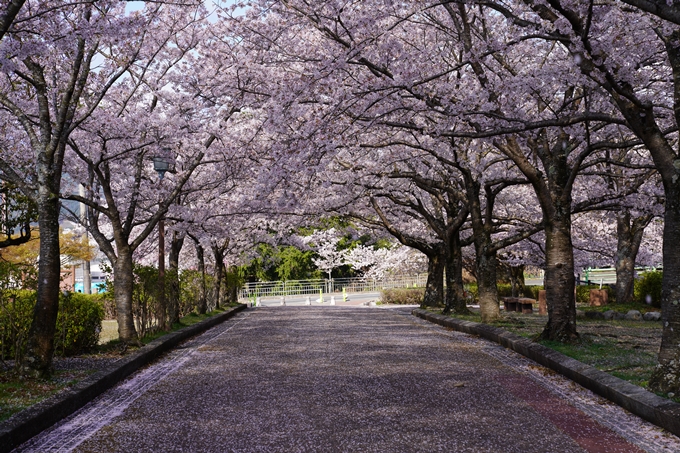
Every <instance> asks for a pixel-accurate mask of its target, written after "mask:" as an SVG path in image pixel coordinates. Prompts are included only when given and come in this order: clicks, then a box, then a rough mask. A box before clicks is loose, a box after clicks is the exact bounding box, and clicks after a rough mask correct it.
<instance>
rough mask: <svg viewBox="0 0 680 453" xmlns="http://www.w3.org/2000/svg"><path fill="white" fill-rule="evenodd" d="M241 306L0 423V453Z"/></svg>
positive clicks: (165, 338)
mask: <svg viewBox="0 0 680 453" xmlns="http://www.w3.org/2000/svg"><path fill="white" fill-rule="evenodd" d="M245 308H246V305H244V304H241V305H239V306H237V307H233V308H231V309H229V310H227V311H225V312H224V313H220V314H218V315H215V316H211V317H210V318H208V319H205V320H204V321H201V322H198V323H196V324H194V325H191V326H187V327H184V328H182V329H180V330H177V331H175V332H171V333H169V334H167V335H164V336H162V337H160V338H158V339H156V340H154V341H152V342H151V343H149V344H147V345H146V346H144V347H142V348H140V349H139V350H138V351H137V352H135V353H133V354H130V355H129V356H126V357H123V358H122V359H120V360H118V361H116V362H115V363H113V364H111V365H110V366H108V367H106V368H104V369H103V370H101V371H98V372H96V373H95V374H93V375H91V376H89V377H87V378H86V379H83V380H82V381H80V382H79V383H77V384H76V385H74V386H73V387H71V388H69V389H67V390H65V391H63V392H60V393H59V394H57V395H54V396H52V397H50V398H48V399H46V400H44V401H41V402H40V403H37V404H35V405H33V406H31V407H29V408H27V409H25V410H23V411H21V412H19V413H17V414H15V415H13V416H12V417H10V418H9V419H7V420H5V421H4V422H0V453H6V452H9V451H11V450H12V449H14V448H15V447H17V446H19V445H21V444H22V443H24V442H26V441H27V440H28V439H30V438H31V437H33V436H35V435H36V434H38V433H39V432H41V431H43V430H45V429H47V428H49V427H50V426H52V425H53V424H55V423H56V422H58V421H59V420H62V419H63V418H65V417H68V416H69V415H71V414H72V413H73V412H75V411H76V410H78V409H80V408H81V407H83V406H84V405H85V404H87V403H89V402H90V401H92V400H93V399H94V398H96V397H97V396H99V395H100V394H102V393H104V392H105V391H106V390H108V389H110V388H111V387H113V386H114V385H116V384H117V383H118V382H120V381H121V380H123V379H125V378H126V377H128V376H129V375H131V374H132V373H134V372H135V371H137V370H138V369H139V368H141V367H143V366H144V365H147V364H148V363H150V362H152V361H153V360H155V359H157V358H158V357H159V356H160V355H161V354H163V353H164V352H167V351H169V350H170V349H172V348H174V347H175V346H177V345H178V344H179V343H181V342H182V341H184V340H186V339H188V338H190V337H193V336H195V335H197V334H199V333H202V332H204V331H206V330H208V329H209V328H211V327H214V326H216V325H217V324H219V323H221V322H223V321H226V320H227V319H229V318H231V317H232V316H234V315H235V314H236V313H238V312H240V311H242V310H244V309H245Z"/></svg>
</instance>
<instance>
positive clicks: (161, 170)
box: [153, 148, 175, 328]
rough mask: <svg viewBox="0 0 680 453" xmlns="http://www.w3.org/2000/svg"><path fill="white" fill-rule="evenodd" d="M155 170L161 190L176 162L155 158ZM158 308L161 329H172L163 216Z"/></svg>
mask: <svg viewBox="0 0 680 453" xmlns="http://www.w3.org/2000/svg"><path fill="white" fill-rule="evenodd" d="M163 151H166V152H168V151H170V150H169V149H165V148H164V149H163ZM153 169H154V170H156V172H157V173H158V186H159V188H160V185H161V183H162V182H163V176H165V173H166V172H168V171H169V172H170V173H174V172H175V168H174V160H173V159H172V158H169V157H164V156H154V157H153ZM160 208H161V206H160V200H159V202H158V209H160ZM158 306H159V308H160V311H161V313H159V315H160V318H161V325H160V327H161V328H163V327H168V328H169V327H170V326H166V325H165V322H166V319H167V316H166V308H167V307H166V302H165V220H164V219H163V216H161V218H160V219H158Z"/></svg>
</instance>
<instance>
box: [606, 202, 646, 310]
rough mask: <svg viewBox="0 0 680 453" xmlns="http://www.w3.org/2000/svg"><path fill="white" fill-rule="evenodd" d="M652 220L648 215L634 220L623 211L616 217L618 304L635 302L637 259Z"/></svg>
mask: <svg viewBox="0 0 680 453" xmlns="http://www.w3.org/2000/svg"><path fill="white" fill-rule="evenodd" d="M651 219H652V216H651V215H646V216H642V217H638V218H636V219H633V222H632V223H631V216H630V211H628V210H623V211H621V212H619V213H618V214H617V216H616V235H617V239H618V241H617V247H616V263H615V264H614V266H615V268H616V302H617V303H620V304H627V303H630V302H632V301H633V284H634V282H635V259H636V258H637V254H638V251H639V250H640V243H641V242H642V235H643V233H644V231H645V227H646V226H647V225H648V224H649V222H650V220H651Z"/></svg>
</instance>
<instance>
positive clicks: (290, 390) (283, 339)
mask: <svg viewBox="0 0 680 453" xmlns="http://www.w3.org/2000/svg"><path fill="white" fill-rule="evenodd" d="M17 451H23V452H29V451H30V452H49V451H65V452H70V451H74V452H122V451H127V452H133V451H134V452H159V451H163V452H180V451H182V452H311V451H323V452H333V451H338V452H344V451H347V452H401V451H403V452H410V451H422V452H434V451H448V452H495V453H497V452H522V453H526V452H584V451H585V452H621V453H624V452H625V453H633V452H644V451H647V452H671V451H680V440H679V439H678V438H677V437H675V436H671V435H669V434H666V433H664V432H663V431H662V430H661V429H659V428H656V427H654V426H652V425H649V424H648V423H646V422H644V421H642V420H640V419H639V418H637V417H635V416H633V415H631V414H629V413H627V412H625V411H624V410H622V409H620V408H618V407H617V406H614V405H613V404H610V403H608V402H605V401H604V400H602V399H601V398H599V397H596V396H594V395H592V394H591V393H590V392H588V391H586V390H584V389H582V388H580V387H578V386H576V385H574V384H572V383H570V382H569V381H567V380H565V379H563V378H562V377H560V376H556V375H555V374H554V373H551V372H549V371H548V370H546V369H544V368H542V367H540V366H538V365H536V364H534V363H533V362H531V361H529V360H527V359H524V358H523V357H521V356H518V355H516V354H514V353H513V352H511V351H507V350H505V349H503V348H502V347H500V346H498V345H495V344H492V343H488V342H486V341H483V340H480V339H476V338H473V337H470V336H468V335H465V334H461V333H457V332H451V331H448V330H445V329H442V328H440V327H437V326H433V325H431V324H429V323H427V322H425V321H422V320H420V319H417V318H415V317H413V316H411V315H410V314H409V312H408V311H407V310H404V309H381V308H355V307H279V308H273V307H270V308H257V309H249V310H246V311H244V312H242V313H240V314H239V315H237V316H236V317H234V318H232V319H231V320H228V321H226V322H225V323H223V324H221V325H220V326H217V327H215V328H213V329H211V330H209V331H208V332H206V333H205V334H203V335H201V336H199V337H197V338H194V339H192V340H190V341H188V342H186V343H185V344H183V345H182V346H181V347H180V348H178V349H176V350H174V351H172V352H171V353H169V354H167V355H166V356H164V357H163V358H162V359H160V360H159V361H157V362H155V363H154V364H152V365H151V366H149V367H147V368H145V369H143V370H141V371H140V372H138V373H136V374H135V375H134V376H132V377H131V378H129V379H128V380H126V381H124V382H122V383H121V384H119V385H118V386H117V387H115V388H114V389H112V390H111V391H109V392H107V393H106V394H104V395H102V396H101V397H100V398H98V399H97V400H95V401H93V402H92V403H90V404H89V405H88V406H86V407H85V408H83V409H82V410H81V411H79V412H77V413H76V414H74V415H73V416H71V417H69V418H68V419H66V420H64V421H63V422H62V423H60V424H58V425H56V426H55V427H53V428H51V429H49V430H47V431H45V432H43V433H42V434H40V435H39V436H36V437H35V438H33V439H32V440H31V441H29V442H27V443H26V444H24V445H22V446H21V447H19V448H18V449H17Z"/></svg>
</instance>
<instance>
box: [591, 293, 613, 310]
mask: <svg viewBox="0 0 680 453" xmlns="http://www.w3.org/2000/svg"><path fill="white" fill-rule="evenodd" d="M608 299H609V295H608V294H607V290H606V289H591V290H590V306H591V307H601V306H603V305H607V302H608Z"/></svg>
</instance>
